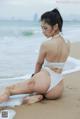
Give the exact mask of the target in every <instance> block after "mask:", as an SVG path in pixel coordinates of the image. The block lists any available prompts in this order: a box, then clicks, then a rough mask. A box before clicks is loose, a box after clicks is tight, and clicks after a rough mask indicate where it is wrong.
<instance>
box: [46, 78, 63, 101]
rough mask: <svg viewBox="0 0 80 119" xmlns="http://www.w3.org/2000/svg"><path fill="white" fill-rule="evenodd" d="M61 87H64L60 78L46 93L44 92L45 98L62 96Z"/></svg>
mask: <svg viewBox="0 0 80 119" xmlns="http://www.w3.org/2000/svg"><path fill="white" fill-rule="evenodd" d="M63 89H64V81H63V80H61V81H60V83H59V84H58V85H57V86H56V87H54V88H52V90H51V91H49V92H48V93H47V94H45V97H46V98H47V99H57V98H60V97H61V96H62V93H63Z"/></svg>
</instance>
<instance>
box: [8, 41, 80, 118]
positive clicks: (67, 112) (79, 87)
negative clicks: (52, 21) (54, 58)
mask: <svg viewBox="0 0 80 119" xmlns="http://www.w3.org/2000/svg"><path fill="white" fill-rule="evenodd" d="M79 51H80V42H77V43H73V44H72V45H71V53H70V56H73V57H75V58H78V59H80V53H79ZM10 109H11V108H10ZM12 109H14V110H15V111H16V116H15V118H14V119H80V72H75V73H72V74H69V75H67V76H65V80H64V92H63V96H62V98H61V99H58V100H43V101H42V102H38V103H35V104H32V105H27V104H24V105H21V106H18V107H14V108H12Z"/></svg>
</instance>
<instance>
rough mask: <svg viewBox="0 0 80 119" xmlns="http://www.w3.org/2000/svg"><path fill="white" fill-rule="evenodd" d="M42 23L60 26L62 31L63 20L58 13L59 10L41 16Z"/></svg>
mask: <svg viewBox="0 0 80 119" xmlns="http://www.w3.org/2000/svg"><path fill="white" fill-rule="evenodd" d="M41 21H45V22H46V23H48V24H49V25H51V26H54V25H55V24H58V27H59V30H60V31H62V26H63V19H62V16H61V14H60V12H59V11H58V9H56V8H55V9H53V10H52V11H48V12H45V13H44V14H42V15H41Z"/></svg>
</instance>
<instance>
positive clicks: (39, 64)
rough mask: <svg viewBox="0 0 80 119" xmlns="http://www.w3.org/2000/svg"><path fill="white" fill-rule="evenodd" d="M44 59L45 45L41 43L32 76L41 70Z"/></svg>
mask: <svg viewBox="0 0 80 119" xmlns="http://www.w3.org/2000/svg"><path fill="white" fill-rule="evenodd" d="M45 57H46V47H45V44H44V43H43V44H42V45H41V47H40V51H39V56H38V59H37V62H36V66H35V72H34V74H36V73H38V72H39V71H40V70H41V68H42V65H43V63H44V59H45Z"/></svg>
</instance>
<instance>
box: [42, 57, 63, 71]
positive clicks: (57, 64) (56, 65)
mask: <svg viewBox="0 0 80 119" xmlns="http://www.w3.org/2000/svg"><path fill="white" fill-rule="evenodd" d="M64 64H65V62H49V61H47V60H46V59H45V61H44V65H43V66H44V67H49V68H60V69H62V68H63V67H64Z"/></svg>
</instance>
